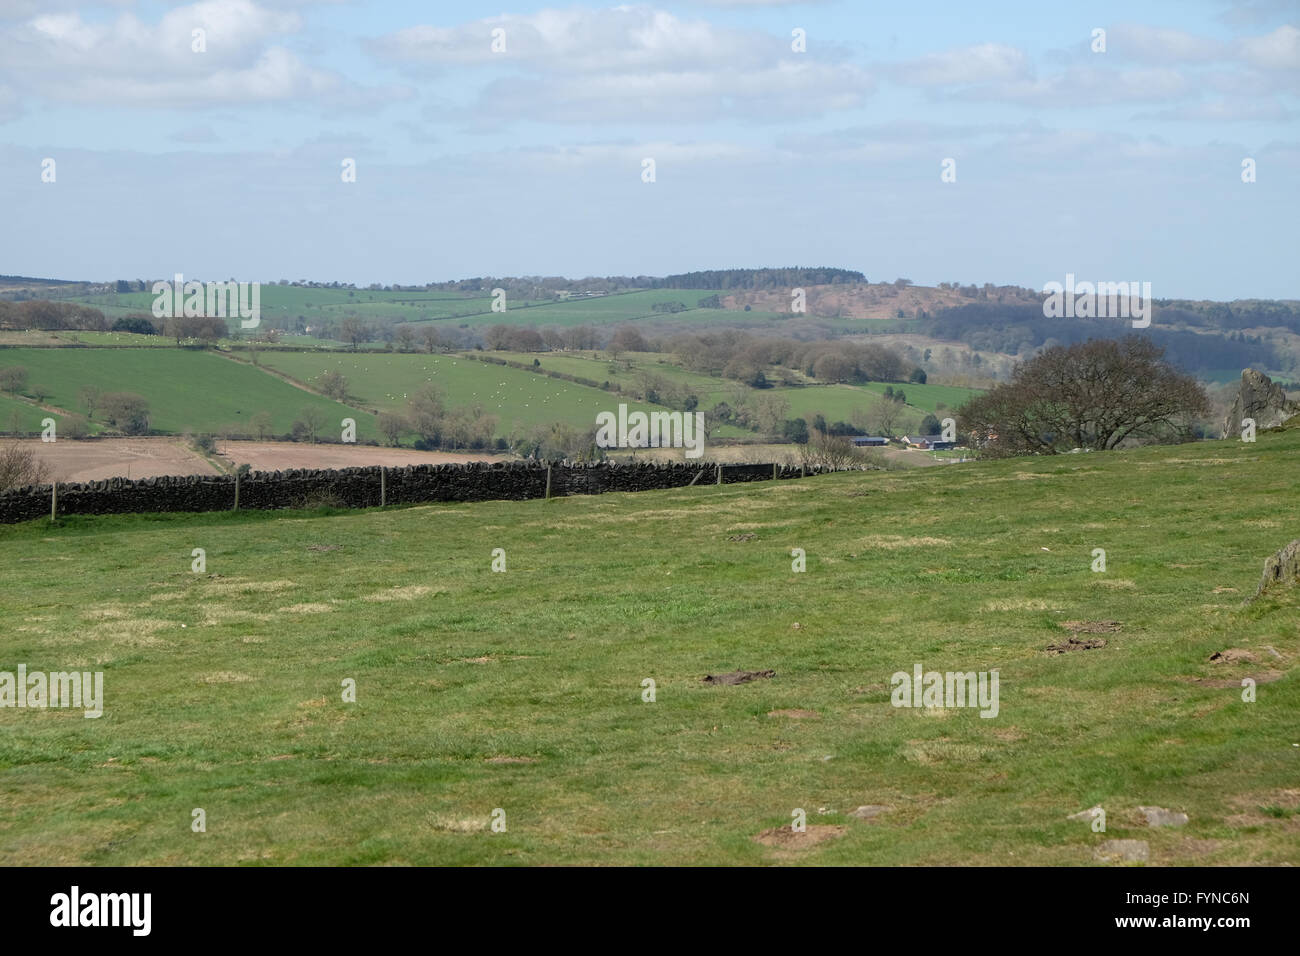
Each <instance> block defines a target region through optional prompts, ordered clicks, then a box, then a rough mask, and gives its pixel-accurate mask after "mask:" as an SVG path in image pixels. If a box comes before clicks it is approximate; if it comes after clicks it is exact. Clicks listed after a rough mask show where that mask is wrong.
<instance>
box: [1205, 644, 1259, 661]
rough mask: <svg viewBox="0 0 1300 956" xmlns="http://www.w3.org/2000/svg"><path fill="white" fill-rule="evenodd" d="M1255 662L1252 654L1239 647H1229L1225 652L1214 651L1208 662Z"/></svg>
mask: <svg viewBox="0 0 1300 956" xmlns="http://www.w3.org/2000/svg"><path fill="white" fill-rule="evenodd" d="M1256 660H1257V658H1256V657H1255V655H1254V654H1252V653H1251V652H1250V651H1248V650H1245V649H1244V648H1240V647H1230V648H1228V649H1227V650H1226V651H1215V652H1214V653H1213V654H1211V655H1210V661H1211V662H1213V663H1216V664H1236V663H1238V662H1242V661H1244V662H1245V663H1247V664H1254V663H1255V662H1256Z"/></svg>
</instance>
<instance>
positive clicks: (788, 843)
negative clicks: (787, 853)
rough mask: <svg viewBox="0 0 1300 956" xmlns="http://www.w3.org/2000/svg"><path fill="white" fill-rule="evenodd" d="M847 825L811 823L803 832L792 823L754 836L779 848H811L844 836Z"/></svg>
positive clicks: (756, 840) (766, 844) (758, 840)
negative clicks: (794, 828)
mask: <svg viewBox="0 0 1300 956" xmlns="http://www.w3.org/2000/svg"><path fill="white" fill-rule="evenodd" d="M846 830H848V827H846V826H832V825H830V824H828V823H809V824H807V825H806V826H805V827H804V829H803V830H802V832H796V831H795V830H793V829H792V828H791V824H788V823H787V824H786V825H785V826H783V827H773V828H772V829H770V830H764V831H763V832H762V833H760V834H759V835H758V836H756V837H754V841H755V842H756V843H761V844H763V846H770V847H773V848H775V849H778V850H809V849H811V848H813V847H815V846H816V845H817V844H819V843H825V842H826V841H827V840H834V839H837V838H839V837H842V836H844V833H845V831H846Z"/></svg>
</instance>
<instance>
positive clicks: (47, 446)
mask: <svg viewBox="0 0 1300 956" xmlns="http://www.w3.org/2000/svg"><path fill="white" fill-rule="evenodd" d="M22 442H23V444H25V445H27V446H28V447H30V448H32V449H33V450H34V451H35V452H36V456H37V458H39V459H40V460H41V461H42V462H44V463H45V464H46V465H48V466H49V469H50V476H51V477H52V478H53V479H54V480H55V481H103V480H104V479H105V478H159V477H162V476H163V475H218V474H220V473H221V472H220V471H219V470H218V469H217V468H216V467H215V466H214V465H213V464H212V463H211V462H209V461H208V460H207V459H206V458H204V457H203V456H202V455H200V454H198V453H197V452H195V451H193V450H192V449H190V448H189V447H188V446H187V445H186V444H185V442H184V441H183V440H182V439H179V438H99V439H93V440H89V441H71V440H68V439H64V440H62V441H53V442H43V441H41V440H40V439H36V438H33V439H22Z"/></svg>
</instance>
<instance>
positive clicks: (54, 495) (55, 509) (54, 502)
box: [50, 481, 59, 521]
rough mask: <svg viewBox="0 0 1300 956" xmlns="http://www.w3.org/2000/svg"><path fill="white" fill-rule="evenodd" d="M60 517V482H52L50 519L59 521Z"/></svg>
mask: <svg viewBox="0 0 1300 956" xmlns="http://www.w3.org/2000/svg"><path fill="white" fill-rule="evenodd" d="M58 517H59V483H58V482H57V481H52V482H50V521H57V520H58Z"/></svg>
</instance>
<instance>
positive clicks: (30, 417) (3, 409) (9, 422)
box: [0, 362, 95, 434]
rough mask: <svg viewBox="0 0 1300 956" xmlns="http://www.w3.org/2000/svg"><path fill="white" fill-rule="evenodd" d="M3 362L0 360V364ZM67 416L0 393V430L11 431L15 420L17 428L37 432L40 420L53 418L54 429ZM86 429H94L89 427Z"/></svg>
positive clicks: (58, 426) (56, 428)
mask: <svg viewBox="0 0 1300 956" xmlns="http://www.w3.org/2000/svg"><path fill="white" fill-rule="evenodd" d="M3 364H4V363H2V362H0V365H3ZM66 417H67V416H65V415H61V414H59V413H58V412H49V411H46V410H45V409H43V408H40V407H39V406H37V405H34V404H33V403H32V402H30V401H26V402H24V401H20V400H19V399H16V398H13V397H11V396H9V395H4V394H0V431H7V432H8V431H13V430H14V428H13V426H14V423H15V422H17V424H18V430H19V431H24V432H38V431H40V430H41V428H42V425H41V422H42V420H44V419H46V418H53V419H54V421H55V423H56V424H55V431H56V434H57V431H58V429H59V428H61V427H62V425H63V420H64V418H66ZM87 430H88V431H94V430H95V429H94V428H93V427H92V428H89V429H87Z"/></svg>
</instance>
